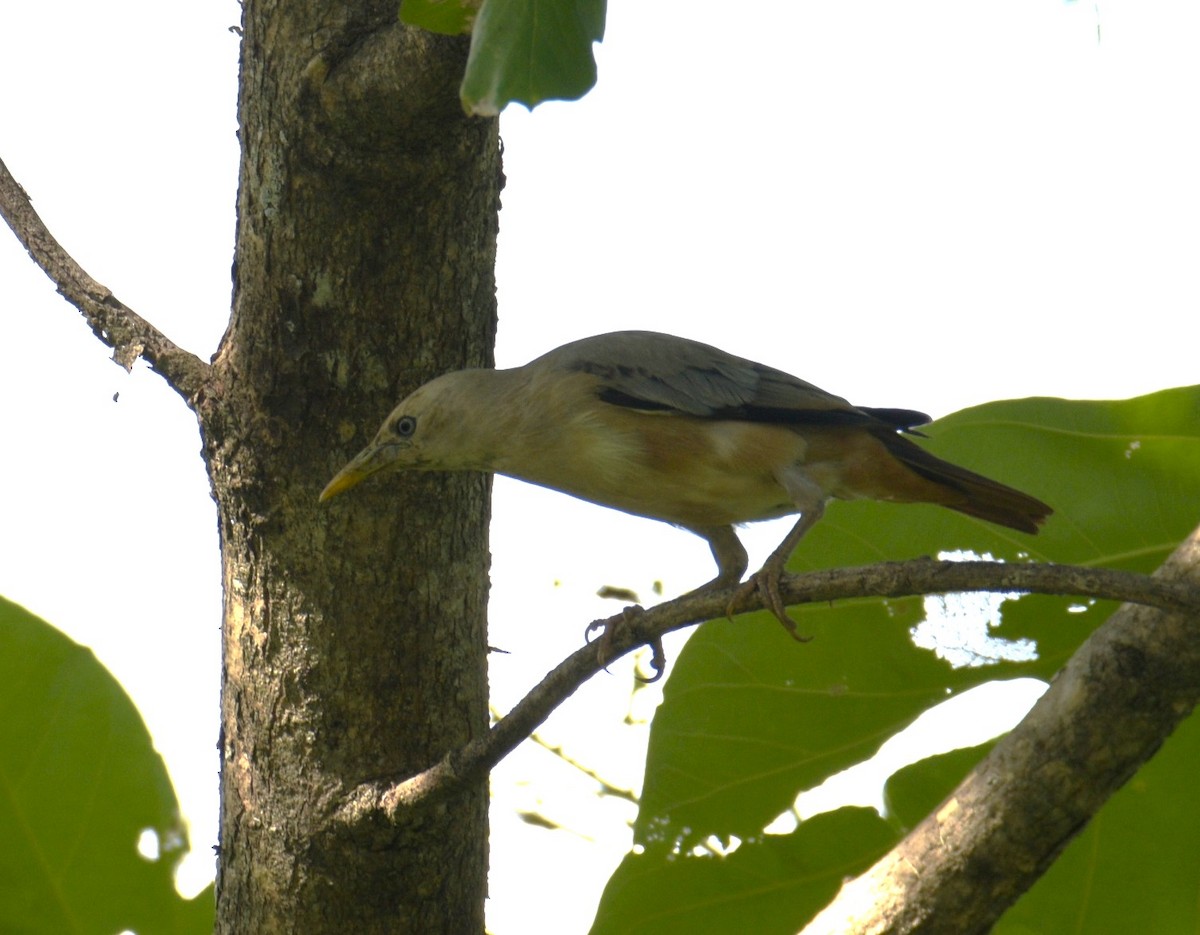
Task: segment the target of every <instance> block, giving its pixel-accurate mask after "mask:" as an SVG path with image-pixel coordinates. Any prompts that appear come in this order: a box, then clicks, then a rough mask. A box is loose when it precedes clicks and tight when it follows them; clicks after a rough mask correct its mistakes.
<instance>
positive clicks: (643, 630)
mask: <svg viewBox="0 0 1200 935" xmlns="http://www.w3.org/2000/svg"><path fill="white" fill-rule="evenodd" d="M780 585H781V590H782V593H783V596H784V600H785V601H786V602H787V603H788V604H802V603H813V602H818V601H820V602H824V601H833V600H844V599H850V598H862V597H910V596H914V595H920V594H938V593H946V592H951V591H1018V592H1027V593H1037V594H1062V595H1072V596H1080V597H1091V598H1098V599H1101V600H1113V601H1124V602H1129V603H1134V604H1141V605H1145V606H1150V607H1155V608H1158V609H1159V610H1163V611H1167V612H1183V613H1189V614H1197V613H1200V591H1198V590H1197V589H1196V588H1195V587H1192V586H1190V585H1188V584H1186V583H1181V582H1177V581H1163V580H1159V579H1157V578H1152V577H1149V576H1147V575H1139V574H1135V573H1133V572H1126V571H1112V570H1108V569H1098V568H1083V567H1079V566H1073V565H1056V564H1029V565H1013V564H1005V563H1001V562H944V561H935V560H933V559H915V560H912V561H907V562H882V563H879V564H876V565H868V566H862V567H856V568H836V569H828V570H824V571H815V572H809V573H807V574H802V575H786V576H784V578H783V580H782V581H781V582H780ZM736 592H737V589H736V588H730V589H726V590H723V591H710V592H705V593H703V594H691V595H684V596H683V597H680V598H677V599H676V600H673V601H670V602H668V603H665V604H660V605H659V606H657V607H654V608H651V609H650V610H647V611H644V612H643V613H641V614H629V613H627V612H626V611H622V612H621V613H619V614H616V615H615V616H613V617H610V618H609V619H608V620H606V621H597V623H601V622H602V623H603V624H604V625H605V626H606V627H608V628H609V632H608V635H607V636H606V638H605V641H604V648H605V658H604V659H601V658H599V654H598V653H597V648H596V646H594V645H587V646H584V647H582V648H581V649H578V650H576V651H575V652H574V653H572V654H571V655H570V656H568V657H567V658H566V659H565V660H564V661H563V662H561V663H560V664H559V665H558V666H557V667H555V668H554V669H553V670H552V671H550V672H549V673H548V674H547V675H546V676H545V678H543V679H542V681H541V682H540V683H538V684H537V685H536V686H534V688H533V689H532V690H530V692H529V693H528V694H527V695H526V696H525V697H524V698H523V699H522V700H521V701H520V702H518V703H517V705H516V706H515V707H513V709H512V710H511V711H510V712H509V713H508V714H507V715H506V716H505V717H503V718H501V719H500V720H499V721H497V722H496V724H495V725H494V726H493V727H492V728H491V730H489V731H488V733H487V734H485V735H484V736H483V737H480V738H478V739H476V740H473V741H471V742H470V743H468V744H467V745H465V746H464V747H462V748H461V749H458V750H455V751H453V752H451V753H449V754H447V755H446V757H445V758H443V759H442V761H441V762H439V763H438V764H436V765H435V766H433V767H431V768H430V769H427V770H425V771H424V772H422V773H420V774H418V775H416V776H413V777H411V778H409V779H405V780H403V781H401V782H398V783H390V782H377V783H365V784H363V785H361V786H359V787H357V788H356V789H355V790H353V792H352V793H351V794H350V795H349V796H348V797H347V799H346V800H345V801H344V802H343V803H342V804H341V806H340V808H339V810H338V811H339V817H340V818H341V819H342V820H343V821H346V822H351V823H353V822H357V821H361V820H363V819H365V818H366V817H368V816H370V815H372V814H374V815H380V814H382V816H384V817H385V818H387V819H389V820H397V819H398V818H399V817H400V810H401V809H402V808H403V807H410V806H415V805H417V804H418V803H422V802H424V801H432V800H440V799H442V798H444V797H445V796H448V795H450V794H452V793H454V792H455V791H457V790H458V789H460V788H462V787H463V786H465V785H467V784H470V783H473V782H476V781H478V780H479V779H481V778H482V777H483V776H484V775H485V774H486V773H487V771H488V770H490V769H491V768H492V767H493V766H495V765H496V764H497V763H498V762H499V761H500V760H501V759H503V758H504V757H505V756H507V755H508V754H509V753H510V752H511V751H512V750H513V749H515V748H516V746H517V745H518V744H520V743H521V742H522V741H523V740H524V739H525V738H527V737H528V736H529V735H530V734H531V733H532V732H533V731H534V730H535V729H536V728H537V726H538V725H540V724H541V723H542V722H543V721H545V719H546V718H547V717H549V715H550V714H551V712H553V711H554V709H555V708H557V707H558V706H559V705H560V704H562V703H563V702H564V701H565V700H566V699H567V698H569V697H570V696H571V695H572V694H573V693H574V692H575V691H576V690H577V689H578V688H579V687H580V686H581V685H582V684H583V683H584V682H585V681H587V679H589V678H591V677H592V676H593V675H595V674H596V673H597V672H599V671H600V670H601V669H602V668H603V667H604V666H605V665H607V664H609V663H611V662H612V661H613V660H615V659H618V658H620V657H621V656H624V655H625V654H626V653H629V652H631V651H633V650H634V649H637V648H638V647H639V646H642V645H643V644H645V643H648V642H652V641H653V640H655V639H660V638H661V637H662V636H663V635H664V634H666V633H669V632H671V631H673V630H678V629H682V628H683V627H686V626H691V625H692V624H695V623H700V622H702V621H705V620H710V619H713V618H716V617H721V616H724V615H725V611H726V608H727V606H728V603H729V601H730V600H731V599H732V598H733V596H734V594H735V593H736ZM761 606H762V601H761V598H760V596H759V595H758V594H757V592H755V593H753V594H752V595H750V596H749V597H747V598H746V601H745V603H744V605H743V606H742V607H741V608H740V609H741V610H754V609H759V608H761Z"/></svg>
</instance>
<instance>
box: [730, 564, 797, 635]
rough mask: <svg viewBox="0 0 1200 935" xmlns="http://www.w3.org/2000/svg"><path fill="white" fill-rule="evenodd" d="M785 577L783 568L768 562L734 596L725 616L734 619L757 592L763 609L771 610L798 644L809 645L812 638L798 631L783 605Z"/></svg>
mask: <svg viewBox="0 0 1200 935" xmlns="http://www.w3.org/2000/svg"><path fill="white" fill-rule="evenodd" d="M782 575H783V567H782V566H781V565H778V564H776V563H774V562H767V564H765V565H763V567H762V568H761V569H759V570H758V571H756V572H755V573H754V574H752V575H751V576H750V577H749V578H747V579H746V581H745V583H744V584H743V585H742V586H741V587H740V588H738V589H737V591H735V592H734V594H733V599H732V600H730V602H729V603H728V604H727V605H726V607H725V616H726V617H729V618H731V619H732V618H733V615H734V613H736V612H737V610H738V608H739V607H740V606H741V605H742V604H743V603H744V602H745V601H746V599H747V598H749V597H750V596H751V595H753V594H754V593H755V592H758V594H759V596H761V597H762V602H763V607H764V608H765V609H766V610H769V611H770V612H771V613H772V614H773V615H774V617H775V619H776V620H778V621H779V622H780V623H781V624H783V628H784V629H785V630H787V631H788V634H789V635H790V636H791V637H792V639H794V640H795V641H796V642H797V643H807V642H808V641H809V640H811V639H812V637H811V636H804V635H802V634H801V633H800V632H799V631H798V630H797V629H796V621H795V620H793V619H792V618H791V616H790V615H789V614H788V612H787V606H786V605H785V604H784V603H783V595H782V594H780V593H779V579H780V577H781V576H782Z"/></svg>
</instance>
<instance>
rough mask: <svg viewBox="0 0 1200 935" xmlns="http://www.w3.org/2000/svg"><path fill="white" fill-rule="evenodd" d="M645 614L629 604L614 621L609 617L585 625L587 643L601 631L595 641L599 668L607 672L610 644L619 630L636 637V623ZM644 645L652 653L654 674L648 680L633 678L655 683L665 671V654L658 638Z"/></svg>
mask: <svg viewBox="0 0 1200 935" xmlns="http://www.w3.org/2000/svg"><path fill="white" fill-rule="evenodd" d="M645 612H646V611H645V610H644V609H643V608H642V606H641V605H640V604H631V605H630V606H628V607H626V608H625V609H623V610H622V611H621V613H620V614H619V615H618V616H617V617H616V618H615V619H614V618H612V617H609V618H608V619H602V620H593V621H592V622H591V623H589V624H588V625H587V629H586V630H585V631H584V634H583V638H584V639H585V640H586V641H587V642H589V643H590V642H592V634H593V633H595V632H596V631H597V630H599V631H601V632H600V637H599V639H597V640H596V641H595V642H596V661H597V662H599V663H600V666H601V668H603V669H604V670H605V671H608V663H609V661H610V659H611V657H612V642H613V638H614V637H615V635H616V632H617V631H618V630H619V629H622V628H626V629H629V630H632V631H633V635H634V636H638V635H639V634H638V633H637V630H636V621H637V619H638V618H639V617H641V616H642V615H643V614H644V613H645ZM646 644H647V645H648V646H649V647H650V649H651V652H652V655H651V657H650V667H651V668H652V669H654V674H653V675H652V676H650V677H649V678H642V677H641V676H640V675H636V676H635V678H637V679H638V681H641V682H646V683H647V684H648V683H650V682H657V681H658V680H659V679H660V678H662V674H663V671H664V670H665V668H666V664H667V657H666V653H664V652H663V645H662V640H661V639H660V638H659V637H657V636H655V637H651V638H649V639H647V640H646Z"/></svg>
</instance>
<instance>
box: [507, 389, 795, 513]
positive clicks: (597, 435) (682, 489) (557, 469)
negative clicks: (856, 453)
mask: <svg viewBox="0 0 1200 935" xmlns="http://www.w3.org/2000/svg"><path fill="white" fill-rule="evenodd" d="M546 428H547V429H548V430H547V431H541V432H538V433H536V434H535V435H531V437H530V438H529V439H528V443H527V445H525V446H524V450H523V451H522V452H521V454H520V456H518V457H516V458H509V459H506V463H504V464H500V465H497V469H498V470H499V471H500V473H503V474H508V475H510V476H513V477H517V478H520V479H521V480H526V481H529V482H531V483H535V484H539V485H542V486H545V487H551V488H554V489H556V490H561V491H563V492H565V493H569V494H572V495H573V496H576V497H579V498H581V499H584V500H590V501H592V502H594V503H600V504H603V505H605V506H609V507H613V508H615V509H618V510H623V511H625V512H627V513H634V514H637V515H640V516H649V517H653V518H655V519H660V520H665V521H667V522H670V523H676V524H678V525H683V526H715V525H727V524H730V523H743V522H750V521H753V520H760V519H769V518H772V517H776V516H783V515H786V514H788V513H793V512H796V510H797V507H796V506H795V505H794V504H793V503H792V501H791V499H790V498H789V496H788V494H787V492H786V491H785V490H784V489H783V487H782V486H781V485H780V483H779V481H778V480H777V477H778V476H779V474H780V472H781V471H782V470H783V469H784V468H786V467H788V466H789V465H796V464H797V463H799V462H802V461H803V460H804V449H805V443H804V440H803V438H802V437H801V436H800V435H799V434H798V433H797V432H795V431H793V430H791V429H788V428H784V427H781V426H774V425H760V424H756V423H749V422H733V421H717V420H711V419H700V418H692V417H688V416H679V415H676V414H670V413H663V414H658V413H646V412H638V411H635V410H630V409H623V408H621V407H615V406H606V405H601V406H598V407H595V408H591V409H588V410H586V411H583V412H579V413H577V414H576V415H575V416H574V417H573V418H571V419H569V420H560V421H559V422H557V423H556V424H555V425H553V426H547V427H546Z"/></svg>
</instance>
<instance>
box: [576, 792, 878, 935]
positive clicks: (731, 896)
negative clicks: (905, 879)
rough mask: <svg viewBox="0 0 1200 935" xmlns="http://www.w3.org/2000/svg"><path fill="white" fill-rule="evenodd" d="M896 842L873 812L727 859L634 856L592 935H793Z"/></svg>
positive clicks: (829, 816)
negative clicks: (844, 884)
mask: <svg viewBox="0 0 1200 935" xmlns="http://www.w3.org/2000/svg"><path fill="white" fill-rule="evenodd" d="M890 841H891V829H889V828H888V827H887V825H886V824H885V823H884V821H883V819H881V818H880V817H879V816H878V815H877V814H876V813H875V812H874V811H873V810H871V809H865V808H843V809H839V810H838V811H836V812H829V813H826V814H824V815H818V816H816V817H815V818H813V819H812V820H811V821H806V822H805V823H804V824H803V825H802V826H800V828H798V829H797V830H796V831H795V832H794V833H792V834H786V835H763V836H761V837H759V838H756V839H754V840H752V841H746V842H744V843H742V845H741V846H740V847H738V849H737V850H736V851H734V852H733V853H732V854H729V855H724V856H708V857H705V858H703V859H686V860H684V859H679V860H666V861H664V860H659V859H657V858H656V856H655V855H652V854H631V855H630V856H629V857H627V858H626V859H625V861H624V862H623V863H622V864H621V866H620V867H619V868H618V869H617V871H616V873H614V874H613V877H612V879H611V880H610V881H609V884H608V887H607V889H606V890H605V896H604V899H605V904H606V905H607V906H610V907H611V909H610V911H609V912H608V913H607V914H606V915H605V917H604V919H603V922H602V923H601V922H600V920H598V921H597V926H596V927H595V928H594V929H593V930H592V931H593V933H599V932H614V933H616V932H619V933H621V935H662V933H668V932H703V933H705V935H716V933H725V932H728V933H730V935H742V933H744V932H753V933H754V935H776V933H777V935H792V933H794V932H796V931H797V930H798V929H799V928H800V927H801V926H802V925H803V924H804V922H805V921H806V920H807V919H809V918H811V917H812V915H813V914H814V913H815V912H816V911H817V910H818V909H820V908H821V907H822V906H823V905H825V904H826V903H827V902H829V900H830V899H831V898H832V897H833V896H834V894H835V893H837V890H838V887H839V886H841V883H842V880H843V879H844V878H845V877H847V876H853V875H855V874H857V873H860V872H861V871H863V870H865V869H866V868H867V867H868V866H870V864H871V862H872V861H873V860H874V859H875V858H876V857H877V856H878V855H879V854H880V853H882V852H883V851H885V850H887V848H888V847H889V846H890V843H889V842H890Z"/></svg>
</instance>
